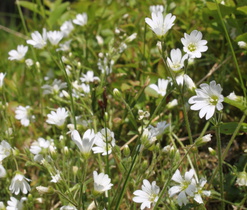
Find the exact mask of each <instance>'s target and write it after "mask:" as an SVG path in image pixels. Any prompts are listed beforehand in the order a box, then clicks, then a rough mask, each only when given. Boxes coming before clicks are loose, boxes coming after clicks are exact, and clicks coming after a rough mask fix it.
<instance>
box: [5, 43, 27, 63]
mask: <svg viewBox="0 0 247 210" xmlns="http://www.w3.org/2000/svg"><path fill="white" fill-rule="evenodd" d="M27 51H28V47H27V46H24V45H18V46H17V50H11V51H9V58H8V59H9V60H17V61H21V60H23V59H24V57H25V55H26V53H27Z"/></svg>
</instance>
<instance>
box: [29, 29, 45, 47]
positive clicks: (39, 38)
mask: <svg viewBox="0 0 247 210" xmlns="http://www.w3.org/2000/svg"><path fill="white" fill-rule="evenodd" d="M31 37H32V39H29V40H27V43H28V44H30V45H33V47H34V48H37V49H43V48H44V47H45V46H46V44H47V42H46V40H47V33H46V29H45V28H43V34H42V35H41V34H40V33H39V32H38V31H34V32H33V33H32V34H31Z"/></svg>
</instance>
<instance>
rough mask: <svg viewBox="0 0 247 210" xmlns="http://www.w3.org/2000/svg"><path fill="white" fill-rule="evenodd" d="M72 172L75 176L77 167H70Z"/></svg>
mask: <svg viewBox="0 0 247 210" xmlns="http://www.w3.org/2000/svg"><path fill="white" fill-rule="evenodd" d="M72 171H73V174H74V175H76V174H77V172H78V167H77V166H73V167H72Z"/></svg>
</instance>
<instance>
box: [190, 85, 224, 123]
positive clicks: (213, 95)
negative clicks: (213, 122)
mask: <svg viewBox="0 0 247 210" xmlns="http://www.w3.org/2000/svg"><path fill="white" fill-rule="evenodd" d="M200 88H201V89H196V90H195V91H196V96H192V97H191V98H190V99H189V104H193V105H192V106H191V107H190V109H191V110H200V112H199V116H200V118H203V117H204V116H205V115H206V120H208V119H210V118H211V117H212V116H213V115H214V112H215V108H216V109H217V110H219V111H220V110H222V109H223V105H222V102H223V101H224V97H223V95H221V91H222V88H221V86H220V84H216V82H215V81H211V82H210V84H209V85H208V84H205V83H203V84H201V85H200Z"/></svg>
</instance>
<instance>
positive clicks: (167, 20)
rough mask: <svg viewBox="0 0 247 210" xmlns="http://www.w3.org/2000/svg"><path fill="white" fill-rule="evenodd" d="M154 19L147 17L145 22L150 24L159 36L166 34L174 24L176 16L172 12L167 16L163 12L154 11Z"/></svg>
mask: <svg viewBox="0 0 247 210" xmlns="http://www.w3.org/2000/svg"><path fill="white" fill-rule="evenodd" d="M151 16H152V19H150V18H145V22H146V23H147V24H148V25H149V26H150V28H151V29H152V30H153V32H154V33H155V34H156V35H157V36H158V37H162V36H164V35H165V34H166V33H167V31H168V30H169V29H171V27H172V26H173V25H174V23H173V22H174V21H175V19H176V16H174V15H172V14H171V13H169V14H167V15H166V16H165V17H164V16H163V14H162V12H156V13H155V12H152V14H151Z"/></svg>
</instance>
